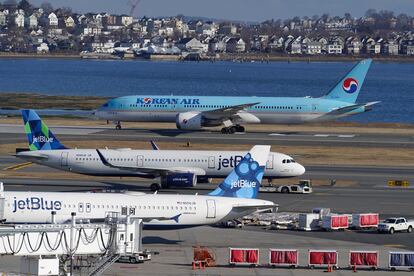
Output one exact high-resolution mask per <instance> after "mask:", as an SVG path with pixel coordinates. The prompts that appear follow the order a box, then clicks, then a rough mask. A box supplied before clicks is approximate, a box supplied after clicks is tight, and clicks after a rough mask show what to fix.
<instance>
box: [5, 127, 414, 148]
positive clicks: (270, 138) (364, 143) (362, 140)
mask: <svg viewBox="0 0 414 276" xmlns="http://www.w3.org/2000/svg"><path fill="white" fill-rule="evenodd" d="M49 127H50V128H51V129H53V133H55V134H56V135H59V137H60V139H61V140H86V139H94V140H113V139H116V140H123V141H136V140H144V141H145V140H155V141H169V142H187V141H191V142H199V143H213V144H258V143H261V144H270V145H291V146H295V145H305V146H306V145H318V146H344V147H346V146H355V147H357V146H358V147H386V148H393V147H398V148H413V147H414V136H412V135H410V134H393V133H392V132H390V133H389V134H381V135H377V134H375V133H374V134H371V133H359V134H356V133H355V134H353V133H346V134H338V133H329V132H277V133H267V132H246V133H238V134H233V135H228V134H227V135H224V134H221V133H220V132H218V131H208V130H205V131H198V132H191V131H182V130H177V129H155V130H149V129H122V130H115V129H113V127H112V126H107V127H106V126H97V127H83V126H49ZM23 133H24V128H23V125H11V124H0V134H1V137H2V139H1V141H0V143H3V144H5V143H16V142H22V141H24V139H25V137H24V136H22V135H21V134H23ZM16 134H19V135H16Z"/></svg>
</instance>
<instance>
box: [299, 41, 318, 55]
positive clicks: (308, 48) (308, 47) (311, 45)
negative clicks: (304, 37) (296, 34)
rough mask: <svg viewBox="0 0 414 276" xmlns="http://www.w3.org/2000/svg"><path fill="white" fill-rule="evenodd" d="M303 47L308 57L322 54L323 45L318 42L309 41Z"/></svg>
mask: <svg viewBox="0 0 414 276" xmlns="http://www.w3.org/2000/svg"><path fill="white" fill-rule="evenodd" d="M302 44H303V43H302ZM303 46H304V47H303V50H304V53H305V54H307V55H319V54H321V53H322V45H321V43H320V42H318V41H308V42H307V43H304V44H303Z"/></svg>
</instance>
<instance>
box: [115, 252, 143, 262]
mask: <svg viewBox="0 0 414 276" xmlns="http://www.w3.org/2000/svg"><path fill="white" fill-rule="evenodd" d="M149 260H151V252H149V251H146V250H144V251H143V252H142V253H139V254H131V255H125V256H121V257H120V258H119V259H118V261H117V262H118V263H131V264H137V263H143V262H145V261H149Z"/></svg>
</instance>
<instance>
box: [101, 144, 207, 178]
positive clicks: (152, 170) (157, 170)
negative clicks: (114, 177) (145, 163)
mask: <svg viewBox="0 0 414 276" xmlns="http://www.w3.org/2000/svg"><path fill="white" fill-rule="evenodd" d="M96 152H97V153H98V155H99V158H100V159H101V161H102V163H103V164H104V165H105V166H107V167H111V168H117V169H121V170H127V171H133V172H140V173H147V174H154V175H167V174H172V173H193V174H195V175H205V174H206V172H205V170H203V169H200V168H194V167H172V168H162V167H136V166H120V165H114V164H112V163H110V162H108V160H107V159H106V158H105V156H103V154H102V153H101V152H100V151H99V150H98V149H97V150H96Z"/></svg>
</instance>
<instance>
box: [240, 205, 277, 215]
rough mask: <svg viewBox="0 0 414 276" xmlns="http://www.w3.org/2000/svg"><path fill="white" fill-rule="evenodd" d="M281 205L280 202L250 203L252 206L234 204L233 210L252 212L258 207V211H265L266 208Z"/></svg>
mask: <svg viewBox="0 0 414 276" xmlns="http://www.w3.org/2000/svg"><path fill="white" fill-rule="evenodd" d="M277 207H279V205H278V204H269V205H250V206H233V210H234V211H236V212H238V213H240V212H246V211H251V212H252V213H253V212H254V209H256V211H265V210H270V209H275V208H277Z"/></svg>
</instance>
